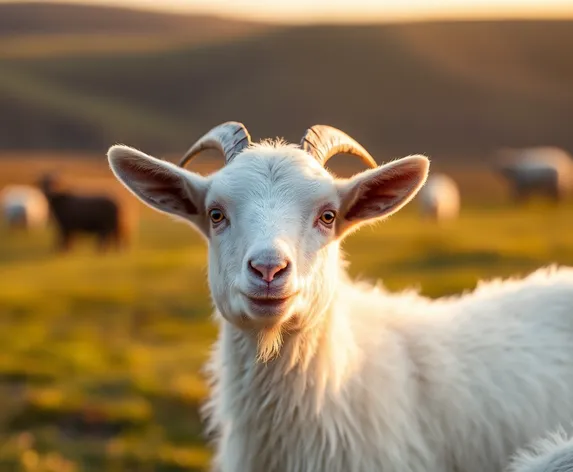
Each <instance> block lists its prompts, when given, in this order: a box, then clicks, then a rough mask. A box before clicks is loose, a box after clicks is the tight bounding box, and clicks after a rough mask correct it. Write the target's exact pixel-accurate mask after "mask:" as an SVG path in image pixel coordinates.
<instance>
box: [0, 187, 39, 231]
mask: <svg viewBox="0 0 573 472" xmlns="http://www.w3.org/2000/svg"><path fill="white" fill-rule="evenodd" d="M0 202H1V205H2V211H3V216H4V221H5V223H6V224H7V225H8V226H9V227H23V228H28V229H31V228H40V227H43V226H45V225H46V223H47V221H48V202H47V201H46V198H45V197H44V195H43V194H42V192H40V191H39V190H38V189H36V188H34V187H29V186H26V185H8V186H6V187H4V189H3V190H2V192H1V193H0Z"/></svg>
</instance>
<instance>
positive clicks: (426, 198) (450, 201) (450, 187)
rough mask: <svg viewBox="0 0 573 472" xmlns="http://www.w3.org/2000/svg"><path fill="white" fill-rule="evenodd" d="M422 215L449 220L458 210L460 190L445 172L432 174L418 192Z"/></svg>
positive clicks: (439, 219)
mask: <svg viewBox="0 0 573 472" xmlns="http://www.w3.org/2000/svg"><path fill="white" fill-rule="evenodd" d="M418 204H419V206H420V211H421V213H422V216H423V217H426V218H430V219H433V220H437V221H443V220H451V219H455V218H457V217H458V215H459V212H460V192H459V190H458V186H457V185H456V182H455V181H454V180H453V179H452V178H451V177H449V176H447V175H445V174H433V175H431V176H430V177H428V180H427V181H426V184H425V185H424V186H423V187H422V189H421V190H420V192H419V194H418Z"/></svg>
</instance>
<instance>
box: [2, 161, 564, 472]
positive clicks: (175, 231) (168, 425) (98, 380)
mask: <svg viewBox="0 0 573 472" xmlns="http://www.w3.org/2000/svg"><path fill="white" fill-rule="evenodd" d="M1 162H3V164H0V176H2V177H1V178H0V186H1V185H2V184H4V183H6V182H8V181H17V180H18V181H31V180H33V177H34V175H35V174H36V173H37V171H38V169H39V168H42V166H41V165H34V164H33V163H34V161H29V162H21V163H20V165H17V164H16V163H15V162H14V161H11V160H10V159H4V160H3V161H0V163H1ZM66 162H67V161H62V162H59V161H58V162H56V161H53V160H52V161H44V162H43V166H44V167H49V166H50V165H51V166H56V165H57V167H58V168H60V169H63V170H64V172H67V175H68V176H71V175H72V174H74V173H75V175H78V176H86V175H90V176H91V177H92V178H93V181H92V185H93V186H94V187H98V186H104V187H106V188H108V190H110V191H111V190H113V191H114V192H115V191H116V190H117V191H118V192H121V191H120V190H119V189H117V187H116V186H112V183H111V182H112V181H111V180H110V179H109V171H108V170H107V169H106V168H105V166H103V165H102V163H101V162H100V163H99V164H94V163H93V161H88V160H84V161H81V162H80V163H71V162H67V164H66ZM66 165H67V166H66ZM30 169H33V170H30ZM468 179H469V177H468ZM476 179H477V180H476ZM470 180H471V181H472V183H473V185H474V193H473V194H472V195H467V200H468V201H469V202H470V203H469V204H468V205H467V206H466V207H465V208H464V211H463V214H462V216H461V218H460V219H459V220H458V221H456V222H451V223H448V224H446V225H443V226H437V225H434V224H431V223H428V222H424V221H421V220H420V219H419V217H418V215H417V213H416V207H415V203H414V204H412V205H411V206H410V207H409V208H407V209H405V210H404V211H403V212H401V213H399V214H397V215H395V216H394V217H392V218H391V219H390V220H388V221H387V222H385V223H384V224H381V225H378V226H377V227H375V228H373V229H365V230H362V231H361V232H359V233H357V234H356V235H353V236H352V237H351V238H350V239H349V240H348V241H347V243H346V246H345V249H346V251H347V253H348V256H349V259H350V260H351V268H350V270H351V273H352V275H353V276H361V277H363V278H367V279H378V278H381V279H382V280H383V281H384V283H385V284H386V286H387V287H389V288H391V289H394V290H399V289H403V288H406V287H419V288H420V289H421V291H422V292H423V293H425V294H427V295H428V296H432V297H436V296H440V295H449V294H455V293H459V292H461V291H463V290H466V289H470V288H472V287H473V286H474V285H475V283H476V281H477V279H478V278H481V277H496V276H505V275H510V274H515V273H519V274H523V273H526V272H528V271H530V270H532V269H534V268H536V267H538V266H540V265H544V264H547V263H550V262H557V263H562V264H573V236H572V235H573V218H571V214H573V213H572V212H573V205H572V204H571V203H569V204H566V205H564V206H562V207H559V208H552V207H550V206H546V205H545V204H544V203H543V202H537V203H534V204H532V205H531V206H530V207H528V208H525V209H513V208H511V207H510V206H508V205H507V204H505V203H504V202H503V200H501V198H498V199H497V200H492V201H490V202H489V203H483V202H482V201H481V198H480V197H481V195H482V194H487V193H492V192H489V187H488V185H487V182H486V181H485V180H483V177H480V176H479V175H478V176H477V177H476V176H475V175H474V177H473V178H471V179H470ZM73 182H75V184H76V185H79V183H80V182H85V180H84V181H82V180H81V179H75V180H73ZM470 188H471V186H470ZM494 193H495V192H494ZM470 197H471V198H470ZM52 237H53V232H52V228H49V229H47V230H45V231H40V232H38V233H35V234H21V233H12V232H8V231H6V229H0V323H1V326H2V329H1V330H0V343H1V345H2V351H1V354H0V403H1V404H2V408H1V409H0V445H1V446H0V469H1V470H6V471H22V472H23V471H28V472H40V471H53V472H55V471H58V472H62V471H102V472H127V471H138V472H147V471H157V472H175V471H194V470H195V471H199V470H204V467H205V465H206V464H207V462H208V459H209V451H208V449H207V448H206V446H205V444H204V441H203V439H202V437H201V424H200V421H199V417H198V415H197V407H198V405H199V404H200V402H201V401H202V399H203V398H204V397H205V395H206V390H205V385H204V383H203V380H202V377H201V374H200V366H201V364H202V362H203V361H204V360H205V358H206V356H207V354H208V350H209V346H210V344H211V342H212V341H213V339H214V337H215V335H216V330H215V326H214V324H213V323H212V322H211V321H210V319H209V313H210V309H211V307H210V300H209V296H208V287H207V285H206V277H205V271H206V262H207V261H206V247H205V246H204V244H203V243H202V242H201V240H200V239H199V237H198V236H196V235H195V233H194V232H193V231H192V230H191V229H189V228H187V227H186V226H184V225H182V224H177V223H175V222H172V221H170V220H169V219H167V218H164V217H162V216H160V215H156V214H154V213H152V212H150V211H146V210H144V209H141V211H140V219H139V230H138V234H137V238H136V241H135V243H134V246H133V247H132V248H131V249H130V250H129V251H128V252H126V253H124V254H121V255H106V256H103V257H102V256H96V255H95V254H94V253H93V251H92V247H91V245H90V242H89V241H87V240H86V241H80V243H79V245H78V247H77V250H76V251H74V252H73V253H71V254H69V255H66V256H56V255H54V254H53V253H52V251H51V244H52Z"/></svg>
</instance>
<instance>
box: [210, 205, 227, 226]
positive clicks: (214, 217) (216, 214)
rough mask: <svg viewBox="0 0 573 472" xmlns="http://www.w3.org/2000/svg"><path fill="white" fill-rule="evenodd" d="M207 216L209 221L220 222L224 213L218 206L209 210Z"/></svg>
mask: <svg viewBox="0 0 573 472" xmlns="http://www.w3.org/2000/svg"><path fill="white" fill-rule="evenodd" d="M209 218H211V221H212V222H213V223H220V222H221V221H223V220H224V219H225V215H224V214H223V212H222V211H221V210H219V209H218V208H213V209H212V210H211V211H210V212H209Z"/></svg>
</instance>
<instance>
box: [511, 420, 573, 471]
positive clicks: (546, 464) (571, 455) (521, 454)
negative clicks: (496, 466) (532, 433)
mask: <svg viewBox="0 0 573 472" xmlns="http://www.w3.org/2000/svg"><path fill="white" fill-rule="evenodd" d="M505 472H573V438H572V437H570V436H567V434H566V433H565V431H563V430H559V431H556V432H555V433H553V434H549V435H547V436H546V437H543V438H541V439H538V440H537V441H535V442H534V443H533V445H532V446H531V447H529V448H523V449H521V450H520V451H518V453H517V454H516V455H515V456H514V458H513V459H512V461H511V464H510V465H509V467H508V468H507V469H506V471H505Z"/></svg>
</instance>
